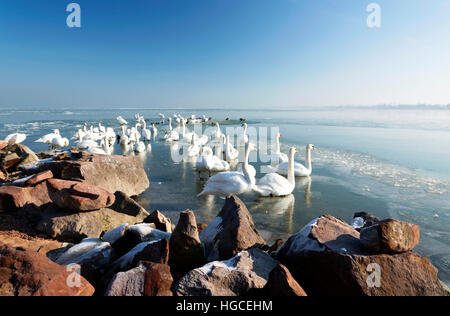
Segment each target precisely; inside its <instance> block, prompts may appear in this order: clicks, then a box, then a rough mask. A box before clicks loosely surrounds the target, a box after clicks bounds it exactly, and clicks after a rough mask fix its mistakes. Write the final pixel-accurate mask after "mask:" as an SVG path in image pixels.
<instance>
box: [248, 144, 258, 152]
mask: <svg viewBox="0 0 450 316" xmlns="http://www.w3.org/2000/svg"><path fill="white" fill-rule="evenodd" d="M247 148H248V150H250V151H258V147H257V146H256V145H255V144H253V143H247Z"/></svg>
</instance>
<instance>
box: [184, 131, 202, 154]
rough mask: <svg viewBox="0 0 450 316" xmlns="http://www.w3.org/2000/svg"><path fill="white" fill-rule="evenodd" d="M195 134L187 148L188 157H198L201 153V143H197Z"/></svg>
mask: <svg viewBox="0 0 450 316" xmlns="http://www.w3.org/2000/svg"><path fill="white" fill-rule="evenodd" d="M195 136H196V135H195V134H192V136H191V145H189V147H188V148H187V150H186V154H187V156H188V157H197V156H198V155H199V154H200V145H198V144H197V143H196V141H195V140H196V139H195Z"/></svg>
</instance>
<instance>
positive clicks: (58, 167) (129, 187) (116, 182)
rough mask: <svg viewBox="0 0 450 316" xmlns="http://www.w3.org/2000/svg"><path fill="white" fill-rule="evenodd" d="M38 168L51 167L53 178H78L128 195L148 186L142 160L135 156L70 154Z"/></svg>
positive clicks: (48, 168) (41, 169) (137, 192)
mask: <svg viewBox="0 0 450 316" xmlns="http://www.w3.org/2000/svg"><path fill="white" fill-rule="evenodd" d="M39 170H40V171H44V170H51V171H52V172H53V174H54V176H55V178H58V179H67V180H70V179H79V180H82V181H83V182H87V183H90V184H92V185H95V186H98V187H100V188H103V189H105V190H106V191H108V192H117V191H121V192H124V193H125V194H126V195H128V196H137V195H139V194H141V193H142V192H144V191H145V190H146V189H147V188H148V187H149V186H150V182H149V180H148V177H147V174H146V172H145V169H144V165H143V163H142V160H141V159H140V158H139V157H136V156H115V155H111V156H107V155H91V154H88V153H72V154H71V159H70V160H62V161H59V160H56V161H50V162H47V163H43V164H41V165H40V166H39Z"/></svg>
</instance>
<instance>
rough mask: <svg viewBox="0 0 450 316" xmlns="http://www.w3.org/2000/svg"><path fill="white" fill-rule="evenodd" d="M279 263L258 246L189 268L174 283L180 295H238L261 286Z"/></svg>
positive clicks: (261, 287)
mask: <svg viewBox="0 0 450 316" xmlns="http://www.w3.org/2000/svg"><path fill="white" fill-rule="evenodd" d="M278 264H279V263H278V262H277V261H276V260H274V259H273V258H272V257H270V256H269V255H268V254H267V253H265V252H263V251H262V250H260V249H250V250H248V251H243V252H241V253H239V254H238V255H237V256H235V257H234V258H232V259H229V260H227V261H215V262H212V263H209V264H207V265H205V266H203V267H201V268H198V269H195V270H192V271H190V272H189V273H188V274H186V275H185V276H184V277H182V278H181V279H180V280H179V281H178V282H177V283H176V285H175V287H174V292H175V293H176V294H177V295H179V296H239V295H245V294H247V293H248V292H249V291H251V290H256V289H263V288H264V286H265V285H266V284H267V280H268V279H269V275H270V272H271V271H272V270H273V269H274V268H275V267H277V266H278Z"/></svg>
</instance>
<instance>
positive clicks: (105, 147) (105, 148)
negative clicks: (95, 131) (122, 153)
mask: <svg viewBox="0 0 450 316" xmlns="http://www.w3.org/2000/svg"><path fill="white" fill-rule="evenodd" d="M100 146H102V148H99V147H91V148H89V149H88V150H86V152H87V153H90V154H96V155H111V152H112V151H111V148H110V147H109V142H108V140H107V139H106V138H104V139H102V140H101V143H100Z"/></svg>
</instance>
